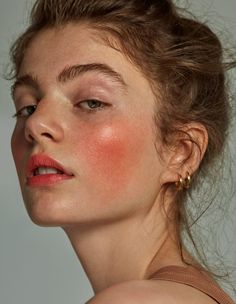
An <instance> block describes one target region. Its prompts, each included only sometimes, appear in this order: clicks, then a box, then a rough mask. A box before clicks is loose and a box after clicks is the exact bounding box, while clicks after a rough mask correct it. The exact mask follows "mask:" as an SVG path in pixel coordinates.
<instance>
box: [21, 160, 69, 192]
mask: <svg viewBox="0 0 236 304" xmlns="http://www.w3.org/2000/svg"><path fill="white" fill-rule="evenodd" d="M73 176H74V175H73V174H72V173H71V172H69V171H68V170H67V169H66V168H64V167H63V166H62V165H61V164H60V163H59V162H58V161H56V160H54V159H53V158H51V157H49V156H47V155H44V154H36V155H33V156H31V157H30V159H29V161H28V163H27V167H26V177H27V185H28V186H49V185H52V184H55V183H58V182H62V181H65V180H67V179H71V178H72V177H73Z"/></svg>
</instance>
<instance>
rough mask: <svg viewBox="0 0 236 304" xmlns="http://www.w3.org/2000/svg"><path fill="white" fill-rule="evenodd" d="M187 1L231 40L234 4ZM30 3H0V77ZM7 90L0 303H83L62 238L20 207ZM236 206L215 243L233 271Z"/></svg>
mask: <svg viewBox="0 0 236 304" xmlns="http://www.w3.org/2000/svg"><path fill="white" fill-rule="evenodd" d="M179 2H180V3H181V2H183V1H179ZM188 2H189V4H190V8H191V10H192V11H193V12H194V13H195V14H196V15H198V16H203V17H204V16H207V17H206V18H207V19H208V20H209V22H210V25H212V26H214V28H215V29H216V30H217V31H221V30H222V29H223V30H224V29H227V30H228V31H229V32H231V38H230V39H234V40H235V41H236V39H235V37H236V0H224V1H222V0H212V1H207V0H205V1H204V0H201V1H199V0H198V1H193V0H191V1H188ZM30 3H32V1H26V0H0V41H1V43H0V69H1V74H2V73H3V71H4V69H5V68H6V65H7V62H9V59H8V48H9V45H10V43H11V42H12V41H13V40H14V38H16V37H17V34H18V33H19V32H21V31H22V30H23V28H24V26H25V25H26V20H27V18H26V17H27V12H28V9H29V7H30ZM204 18H205V17H204ZM234 45H236V43H234ZM9 87H10V83H8V82H7V81H5V80H3V79H1V80H0V97H1V102H0V135H1V143H2V144H1V157H0V170H1V176H0V197H1V200H0V303H3V304H13V303H19V304H32V303H34V304H41V303H50V304H62V303H63V304H64V303H78V304H82V303H84V302H85V301H86V300H87V299H88V298H90V297H91V296H92V289H91V287H90V285H89V282H88V280H87V278H86V276H85V274H84V272H83V270H82V267H81V265H80V263H79V262H78V260H77V257H76V256H75V253H74V252H73V250H72V248H71V246H70V243H69V241H68V240H67V238H66V236H65V234H64V233H63V232H62V230H61V229H58V228H41V227H37V226H35V225H34V224H32V223H31V221H30V220H29V218H28V216H27V214H26V211H25V209H24V207H23V202H22V198H21V195H20V190H19V186H18V181H17V177H16V173H15V168H14V164H13V160H12V156H11V152H10V136H11V132H12V129H13V126H14V119H12V118H11V115H12V114H13V113H14V108H13V104H12V101H11V98H10V94H9ZM235 142H236V129H235V128H234V129H232V131H231V150H232V153H233V155H234V157H235V150H236V149H235ZM232 172H233V178H234V183H235V181H236V174H235V172H236V166H235V165H232ZM235 203H236V196H234V197H233V199H232V201H231V209H230V210H231V211H230V213H231V218H230V219H228V224H227V225H226V227H225V230H224V236H223V234H222V238H221V241H220V242H219V243H218V246H219V247H220V248H223V249H224V248H225V246H226V245H227V244H229V243H231V244H232V246H230V249H229V250H227V252H224V259H225V260H228V261H230V262H231V264H232V265H233V266H236V237H235V235H236V233H235V232H236V224H235V222H236V221H235V218H236V211H235V208H234V206H235ZM220 233H221V231H220ZM226 236H227V238H226ZM234 279H235V275H234Z"/></svg>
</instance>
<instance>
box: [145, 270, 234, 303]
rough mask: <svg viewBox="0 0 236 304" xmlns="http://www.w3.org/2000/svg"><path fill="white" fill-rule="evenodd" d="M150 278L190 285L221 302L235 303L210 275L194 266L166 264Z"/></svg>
mask: <svg viewBox="0 0 236 304" xmlns="http://www.w3.org/2000/svg"><path fill="white" fill-rule="evenodd" d="M150 279H151V280H164V281H173V282H176V283H181V284H185V285H189V286H191V287H194V288H196V289H198V290H200V291H202V292H204V293H205V294H207V295H208V296H209V297H211V298H212V299H214V300H215V301H216V302H217V303H219V304H235V303H234V302H233V300H232V299H231V298H230V297H229V296H228V295H227V294H226V293H225V292H224V291H223V290H222V289H221V287H220V286H219V285H218V284H217V283H216V282H215V281H214V280H213V279H212V278H211V277H210V275H208V274H207V273H206V272H205V271H200V270H198V269H196V268H194V267H192V266H187V267H182V266H174V265H173V266H166V267H163V268H161V269H159V270H158V271H157V272H155V273H154V274H153V275H152V276H151V277H150Z"/></svg>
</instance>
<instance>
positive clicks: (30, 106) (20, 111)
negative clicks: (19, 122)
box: [12, 105, 37, 118]
mask: <svg viewBox="0 0 236 304" xmlns="http://www.w3.org/2000/svg"><path fill="white" fill-rule="evenodd" d="M36 108H37V105H28V106H25V107H23V108H21V109H20V110H19V111H17V112H16V113H15V114H14V115H13V116H12V117H13V118H19V117H28V116H30V115H32V114H33V113H34V111H35V110H36ZM29 109H31V110H33V111H31V113H28V114H26V115H24V114H23V111H24V110H29Z"/></svg>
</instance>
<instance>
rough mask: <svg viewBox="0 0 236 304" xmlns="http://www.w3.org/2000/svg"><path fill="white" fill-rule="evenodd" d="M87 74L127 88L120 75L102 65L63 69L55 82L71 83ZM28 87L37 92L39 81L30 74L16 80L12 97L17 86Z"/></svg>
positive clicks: (12, 89)
mask: <svg viewBox="0 0 236 304" xmlns="http://www.w3.org/2000/svg"><path fill="white" fill-rule="evenodd" d="M87 72H99V73H101V74H104V75H105V76H108V77H110V78H112V79H113V81H115V82H117V83H118V84H119V85H121V86H122V87H123V88H126V87H127V84H126V83H125V81H124V79H123V77H122V76H121V74H119V73H118V72H116V71H115V70H113V69H112V68H111V67H110V66H109V65H107V64H102V63H89V64H78V65H72V66H68V67H65V68H64V69H63V70H62V71H61V72H60V73H59V75H58V76H57V81H58V82H59V83H66V82H68V81H71V80H73V79H75V78H77V77H79V76H82V75H83V74H85V73H87ZM24 85H25V86H30V87H33V88H34V89H36V90H39V81H38V80H37V77H35V76H32V75H30V74H26V75H23V76H20V77H18V78H17V79H16V81H15V83H14V84H13V85H12V87H11V92H12V96H14V92H15V90H16V88H17V87H19V86H24Z"/></svg>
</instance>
